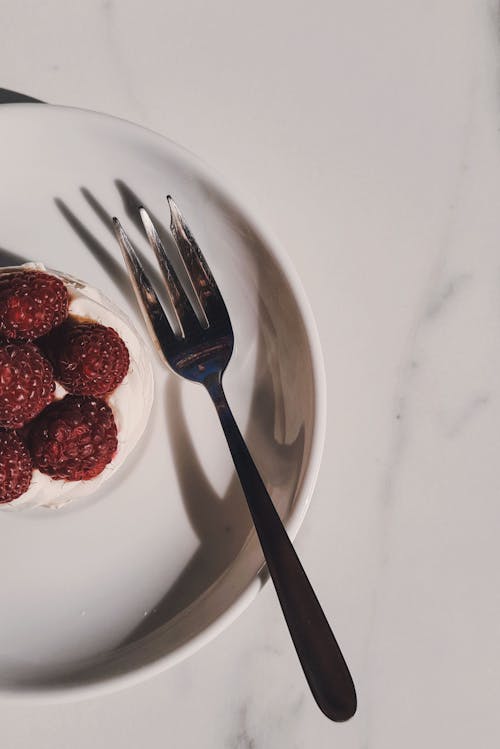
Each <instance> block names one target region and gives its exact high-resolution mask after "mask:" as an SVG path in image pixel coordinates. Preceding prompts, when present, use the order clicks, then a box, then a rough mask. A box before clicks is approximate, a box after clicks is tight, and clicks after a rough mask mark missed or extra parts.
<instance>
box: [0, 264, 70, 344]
mask: <svg viewBox="0 0 500 749" xmlns="http://www.w3.org/2000/svg"><path fill="white" fill-rule="evenodd" d="M68 304H69V298H68V291H67V289H66V286H65V284H64V283H63V281H61V279H60V278H57V276H53V275H51V274H49V273H44V272H43V271H39V270H21V271H14V272H13V273H2V275H1V276H0V335H1V336H3V337H4V338H16V339H21V340H25V341H32V340H33V339H34V338H40V336H42V335H45V334H46V333H48V332H49V331H50V330H52V328H55V327H56V326H57V325H60V324H61V323H62V322H64V320H65V319H66V317H67V316H68Z"/></svg>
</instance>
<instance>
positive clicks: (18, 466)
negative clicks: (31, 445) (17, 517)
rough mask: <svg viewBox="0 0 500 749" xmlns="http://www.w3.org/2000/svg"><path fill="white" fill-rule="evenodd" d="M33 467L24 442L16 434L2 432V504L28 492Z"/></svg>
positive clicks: (0, 486) (0, 436) (0, 489)
mask: <svg viewBox="0 0 500 749" xmlns="http://www.w3.org/2000/svg"><path fill="white" fill-rule="evenodd" d="M32 474H33V466H32V464H31V458H30V454H29V452H28V450H27V448H26V445H25V444H24V442H23V441H22V440H21V439H20V437H18V436H17V434H16V433H15V432H7V431H5V430H3V429H2V430H0V503H2V504H4V503H5V502H11V501H12V500H13V499H16V497H20V496H21V494H24V492H25V491H26V490H27V488H28V486H29V485H30V483H31V476H32Z"/></svg>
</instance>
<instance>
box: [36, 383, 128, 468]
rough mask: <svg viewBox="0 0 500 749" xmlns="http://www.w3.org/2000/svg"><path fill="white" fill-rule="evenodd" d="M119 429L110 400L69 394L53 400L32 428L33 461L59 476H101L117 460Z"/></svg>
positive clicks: (37, 465)
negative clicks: (109, 404) (54, 401)
mask: <svg viewBox="0 0 500 749" xmlns="http://www.w3.org/2000/svg"><path fill="white" fill-rule="evenodd" d="M116 435H117V429H116V423H115V419H114V416H113V411H112V410H111V409H110V407H109V406H108V404H107V403H106V401H104V400H102V399H101V398H93V397H92V396H88V395H66V396H65V397H64V398H63V399H62V400H60V401H56V403H52V405H51V406H49V408H46V409H45V411H44V412H43V413H42V414H41V415H40V416H39V417H38V419H37V420H36V421H35V422H34V424H33V426H32V427H31V429H30V431H29V438H28V444H29V446H30V452H31V457H32V459H33V464H34V466H35V467H36V468H38V470H39V471H41V472H42V473H46V474H48V475H49V476H52V478H55V479H68V480H70V481H83V480H86V479H93V478H95V477H96V476H98V475H99V474H100V473H101V472H102V471H103V470H104V468H105V467H106V466H107V465H108V463H110V462H111V461H112V460H113V457H114V455H115V453H116V448H117V447H118V440H117V438H116Z"/></svg>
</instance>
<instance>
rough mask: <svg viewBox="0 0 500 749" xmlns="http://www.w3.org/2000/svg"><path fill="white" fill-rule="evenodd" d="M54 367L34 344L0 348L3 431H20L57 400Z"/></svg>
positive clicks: (1, 422) (0, 409)
mask: <svg viewBox="0 0 500 749" xmlns="http://www.w3.org/2000/svg"><path fill="white" fill-rule="evenodd" d="M54 389H55V382H54V375H53V372H52V367H51V366H50V363H49V362H48V361H47V359H46V358H45V357H44V356H42V354H41V353H40V351H39V350H38V349H37V347H36V346H35V345H34V344H33V343H7V344H5V345H3V346H1V345H0V427H8V428H9V429H18V428H19V427H21V426H22V425H23V424H25V423H26V422H27V421H30V420H31V419H34V418H35V416H37V415H38V414H39V413H40V411H41V410H42V408H45V406H46V405H47V403H50V401H51V400H52V398H53V393H54Z"/></svg>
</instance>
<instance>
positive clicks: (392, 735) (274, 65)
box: [0, 0, 500, 749]
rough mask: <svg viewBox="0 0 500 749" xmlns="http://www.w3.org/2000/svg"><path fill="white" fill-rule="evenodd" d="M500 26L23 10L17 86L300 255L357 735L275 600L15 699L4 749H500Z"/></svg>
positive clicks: (1, 57)
mask: <svg viewBox="0 0 500 749" xmlns="http://www.w3.org/2000/svg"><path fill="white" fill-rule="evenodd" d="M499 19H500V14H499V6H498V2H497V0H435V2H416V1H415V0H414V1H413V2H407V3H401V2H398V0H383V1H382V2H381V1H380V0H379V2H376V3H372V2H368V0H362V2H358V3H348V2H342V3H340V2H333V3H332V2H329V1H328V0H317V1H316V2H315V3H310V2H309V3H307V2H302V1H298V2H292V3H287V2H284V0H271V2H261V1H260V0H258V1H257V2H253V3H234V2H230V1H229V0H224V1H223V0H216V1H215V2H211V3H208V2H203V1H202V0H184V1H183V2H180V1H179V0H167V1H165V0H163V1H162V2H160V1H159V0H146V1H145V2H143V3H141V4H139V3H136V2H132V1H131V0H126V1H125V0H124V1H123V2H117V1H116V2H115V1H114V0H99V1H98V0H88V1H87V2H86V3H84V4H82V3H76V2H69V3H68V2H62V0H48V1H47V2H44V3H35V2H21V3H14V2H13V1H12V0H6V2H4V4H3V12H2V24H1V26H0V70H1V80H0V86H3V87H5V88H8V89H13V90H17V91H21V92H24V93H26V94H31V95H32V96H35V97H38V98H40V99H43V100H45V101H49V102H53V103H59V104H69V105H74V106H79V107H84V108H88V109H95V110H100V111H104V112H108V113H110V114H113V115H117V116H120V117H124V118H127V119H130V120H133V121H136V122H138V123H141V124H144V125H146V126H148V127H150V128H152V129H154V130H157V131H159V132H161V133H164V134H166V135H168V136H169V137H170V138H172V139H174V140H176V141H178V142H180V143H182V144H183V145H185V146H187V147H188V148H190V149H191V150H193V151H195V152H196V153H198V154H199V155H201V156H202V157H203V158H204V159H205V160H207V161H208V162H209V163H212V164H213V165H215V166H216V167H217V168H218V169H219V171H220V172H222V173H223V174H225V175H227V177H229V179H230V181H231V182H232V183H233V184H234V185H236V186H238V187H239V188H240V189H241V191H242V192H243V194H245V195H247V196H248V200H249V203H250V207H251V208H252V209H253V210H254V211H255V212H258V213H260V215H261V216H262V217H263V219H264V220H265V222H266V223H267V224H268V225H269V226H271V227H272V228H273V230H274V232H275V234H276V235H277V236H278V238H279V239H280V240H281V243H282V244H283V245H284V246H285V247H287V249H288V252H289V253H290V256H291V257H292V259H293V261H294V263H295V266H296V268H297V270H298V272H299V274H300V276H301V278H302V281H303V284H304V286H305V288H306V291H307V292H308V295H309V297H310V299H311V302H312V306H313V310H314V313H315V316H316V319H317V322H318V326H319V330H320V335H321V339H322V342H323V347H324V354H325V361H326V368H327V379H328V394H329V404H328V427H327V439H326V449H325V457H324V461H323V466H322V470H321V473H320V476H319V481H318V485H317V490H316V493H315V497H314V499H313V503H312V506H311V509H310V512H309V514H308V516H307V518H306V521H305V523H304V526H303V528H302V529H301V531H300V533H299V536H298V539H297V548H298V551H299V553H300V555H301V557H302V558H303V560H304V564H305V566H306V568H307V570H308V572H309V574H310V577H311V580H312V581H313V583H314V585H315V587H316V589H317V592H318V595H319V597H320V599H321V601H322V603H323V604H324V607H325V609H326V611H327V613H328V615H329V616H330V618H331V619H332V621H333V623H334V628H335V631H336V633H337V635H338V638H339V640H340V641H341V643H342V646H343V649H344V651H345V654H346V657H347V658H348V660H349V663H350V665H351V667H352V672H353V675H354V677H355V681H356V684H357V688H358V696H359V710H358V713H357V715H356V717H355V718H354V719H353V720H351V721H350V722H348V723H347V724H344V725H334V724H332V723H330V722H329V721H328V720H327V719H325V718H324V717H323V716H322V715H321V713H320V712H319V711H318V710H317V708H316V707H315V705H314V702H313V700H312V698H311V697H310V695H309V693H308V690H307V688H306V685H305V683H304V680H303V678H302V675H301V672H300V668H299V665H298V662H297V660H296V657H295V655H294V653H293V651H292V647H291V645H290V642H289V639H288V635H287V633H286V630H285V625H284V623H283V620H282V617H281V614H280V611H279V609H278V606H277V605H276V601H275V596H274V591H273V589H272V588H271V587H270V586H267V587H266V588H265V590H264V591H263V592H262V593H261V594H260V595H259V597H258V598H257V600H256V601H255V603H254V604H253V605H252V606H251V607H250V609H249V610H248V611H247V612H246V613H245V614H244V615H243V616H242V617H241V618H240V619H239V620H238V621H237V622H236V623H235V624H233V625H232V626H231V627H230V628H229V629H228V630H227V631H225V632H224V633H223V634H222V635H221V636H219V637H218V639H216V640H215V641H213V642H212V643H210V644H209V645H208V646H207V647H205V648H204V649H203V650H202V651H200V652H198V653H197V654H196V655H194V656H193V657H192V658H190V659H189V660H188V661H185V662H184V663H182V664H181V665H179V666H177V667H175V668H173V669H171V670H170V671H168V672H165V673H164V674H162V675H161V676H159V677H156V678H154V679H152V680H150V681H147V682H145V683H142V684H140V685H139V686H135V687H133V688H130V689H127V690H125V691H122V692H118V693H114V694H111V695H109V696H105V697H100V698H99V699H92V700H86V701H81V702H77V703H73V704H63V705H39V704H38V705H28V704H26V703H23V704H12V703H7V702H1V703H0V725H1V736H2V746H3V747H5V749H31V748H32V747H36V748H37V749H49V748H50V749H63V748H64V749H66V748H67V747H71V749H88V747H96V749H100V748H101V747H102V748H103V749H104V748H106V749H110V748H114V747H117V748H118V747H119V748H120V749H136V748H137V747H142V746H144V747H148V749H156V748H158V749H160V747H166V746H171V747H176V748H179V749H181V748H184V747H189V748H190V747H193V748H194V747H196V749H200V748H202V749H224V748H225V747H227V748H228V749H240V748H241V749H264V748H265V747H266V748H267V747H269V748H272V749H281V747H283V748H285V747H286V748H287V749H293V748H300V749H312V748H314V749H323V748H326V747H333V746H334V747H336V748H337V749H401V748H402V747H404V749H421V747H423V746H425V747H453V749H462V748H463V749H470V747H478V748H481V749H482V748H483V747H485V748H486V747H488V748H489V747H495V746H498V744H499V741H500V728H499V721H498V699H499V697H500V687H499V669H500V646H499V637H498V632H499V629H500V598H499V594H498V585H497V584H496V581H495V578H496V573H495V570H496V569H497V568H498V566H499V565H500V546H499V544H498V540H497V534H498V528H499V522H500V502H499V490H500V459H499V454H497V449H499V447H500V439H499V427H500V387H499V384H498V382H499V379H500V211H499V210H498V204H499V203H498V196H499V195H500V148H499V146H500V132H499V131H500V106H499V105H500V95H499V91H500V85H499V82H500V33H499V27H500V20H499ZM297 193H300V196H301V204H302V208H301V210H300V211H297V210H293V211H292V210H291V208H290V205H291V204H292V200H293V199H295V202H294V203H293V204H294V205H296V203H297V201H296V196H297Z"/></svg>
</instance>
